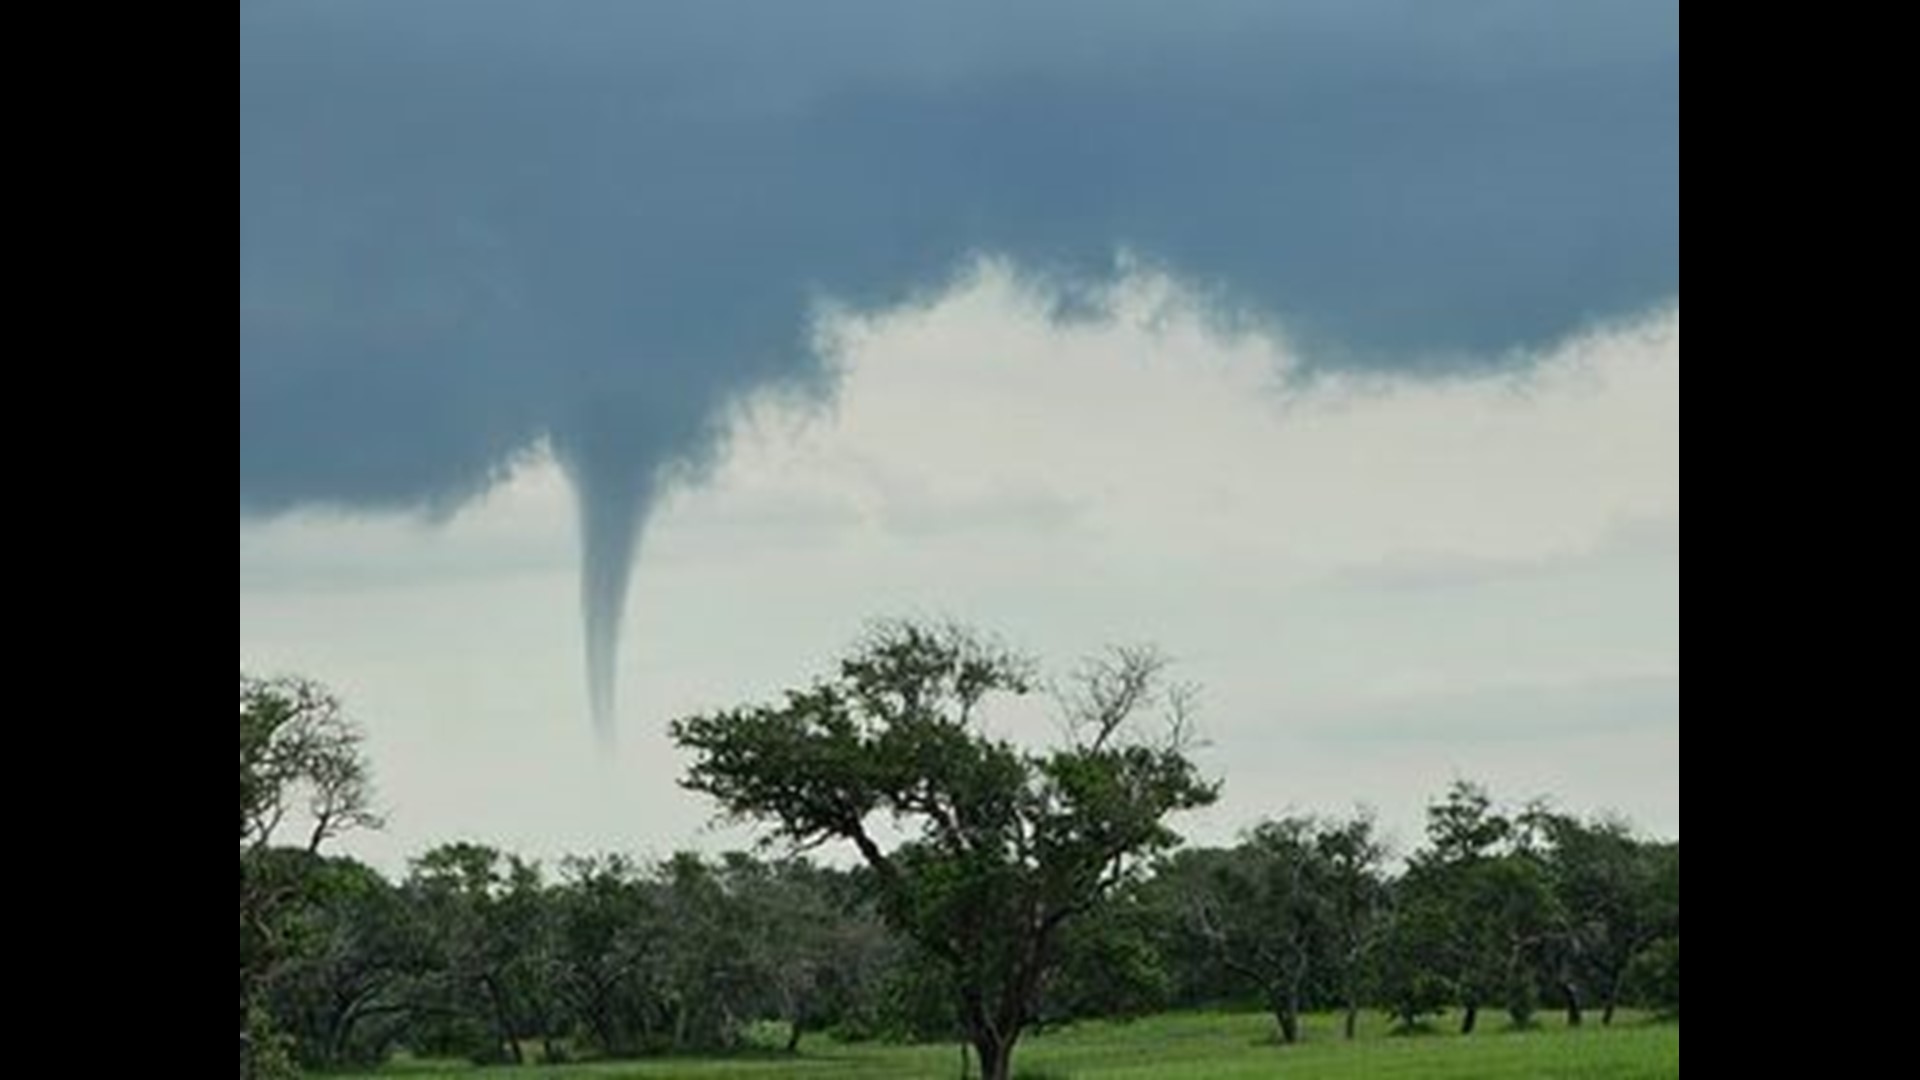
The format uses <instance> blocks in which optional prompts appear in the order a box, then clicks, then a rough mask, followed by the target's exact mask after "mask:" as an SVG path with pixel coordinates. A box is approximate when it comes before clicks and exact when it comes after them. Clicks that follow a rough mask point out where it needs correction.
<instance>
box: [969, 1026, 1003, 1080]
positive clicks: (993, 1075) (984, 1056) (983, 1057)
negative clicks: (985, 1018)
mask: <svg viewBox="0 0 1920 1080" xmlns="http://www.w3.org/2000/svg"><path fill="white" fill-rule="evenodd" d="M973 1053H974V1056H975V1057H977V1058H979V1059H980V1080H1012V1076H1013V1039H1012V1038H1009V1037H1007V1036H1001V1037H999V1038H995V1037H994V1036H992V1035H990V1034H987V1033H985V1032H981V1033H978V1034H976V1035H974V1036H973Z"/></svg>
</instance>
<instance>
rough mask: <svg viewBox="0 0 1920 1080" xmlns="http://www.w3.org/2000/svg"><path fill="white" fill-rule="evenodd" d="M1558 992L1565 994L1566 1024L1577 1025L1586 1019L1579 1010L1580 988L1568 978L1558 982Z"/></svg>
mask: <svg viewBox="0 0 1920 1080" xmlns="http://www.w3.org/2000/svg"><path fill="white" fill-rule="evenodd" d="M1560 992H1561V993H1564V994H1566V995H1567V1026H1568V1027H1579V1026H1580V1023H1581V1021H1583V1020H1585V1019H1586V1017H1584V1016H1583V1015H1582V1014H1581V1012H1580V988H1579V987H1578V986H1575V985H1574V984H1573V982H1572V981H1571V980H1569V981H1567V982H1564V983H1561V984H1560Z"/></svg>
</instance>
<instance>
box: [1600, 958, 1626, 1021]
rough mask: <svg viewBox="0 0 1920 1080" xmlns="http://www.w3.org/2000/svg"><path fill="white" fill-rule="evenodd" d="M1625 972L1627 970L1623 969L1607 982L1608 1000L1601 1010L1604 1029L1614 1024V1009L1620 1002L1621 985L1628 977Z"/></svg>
mask: <svg viewBox="0 0 1920 1080" xmlns="http://www.w3.org/2000/svg"><path fill="white" fill-rule="evenodd" d="M1625 972H1626V969H1625V968H1624V967H1623V968H1621V969H1620V973H1619V974H1616V975H1614V977H1613V978H1611V979H1609V980H1607V1000H1606V1001H1605V1003H1604V1004H1603V1005H1602V1007H1601V1009H1600V1025H1601V1026H1602V1027H1609V1026H1611V1025H1612V1024H1613V1007H1614V1005H1615V1004H1616V1003H1618V1002H1619V1000H1620V983H1621V981H1622V980H1623V979H1625V977H1626V975H1625Z"/></svg>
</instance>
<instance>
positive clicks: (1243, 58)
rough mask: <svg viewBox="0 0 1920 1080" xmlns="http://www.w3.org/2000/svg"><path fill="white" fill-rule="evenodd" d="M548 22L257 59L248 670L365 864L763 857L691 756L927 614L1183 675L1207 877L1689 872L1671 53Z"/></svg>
mask: <svg viewBox="0 0 1920 1080" xmlns="http://www.w3.org/2000/svg"><path fill="white" fill-rule="evenodd" d="M556 10H559V9H555V8H552V7H550V6H543V5H537V4H532V3H510V2H505V0H494V2H476V3H471V4H448V3H441V2H426V0H423V2H419V3H413V4H404V5H376V4H362V3H351V2H343V3H332V4H319V3H304V2H300V0H281V2H279V3H255V4H248V5H242V18H241V23H242V26H241V30H242V34H241V61H242V63H241V529H240V642H241V647H240V652H241V664H242V667H243V669H248V670H252V671H255V672H259V673H274V672H299V673H303V674H306V675H310V676H313V677H315V678H318V679H321V680H323V681H325V682H326V683H328V684H329V685H330V686H332V687H334V688H335V689H336V690H338V691H339V692H340V693H341V694H342V695H343V696H344V697H345V698H346V700H347V703H348V705H349V706H350V708H351V709H352V711H353V712H354V714H355V715H356V716H358V717H359V718H360V719H361V720H362V721H363V723H364V724H365V725H366V727H367V729H368V732H369V743H368V746H369V750H370V752H371V756H372V758H373V761H374V764H375V767H376V770H377V772H378V776H379V783H380V789H381V797H382V802H383V804H384V806H385V808H386V809H387V811H388V813H389V818H390V821H391V824H390V826H389V828H388V829H387V830H386V831H385V832H384V833H383V834H381V835H378V836H370V837H364V838H360V839H357V840H355V841H353V842H352V843H351V844H349V845H346V847H347V848H348V849H349V850H352V851H354V852H355V853H358V854H362V855H364V856H366V857H368V858H371V859H373V860H374V861H375V862H376V863H377V864H379V865H381V866H383V867H386V868H388V869H398V868H399V867H400V866H401V864H402V863H403V861H404V859H405V857H406V856H407V855H410V854H415V853H417V852H418V851H419V850H421V849H422V848H423V847H424V846H425V845H427V844H430V843H433V842H437V841H440V840H445V839H453V838H457V837H467V838H475V839H481V840H486V841H488V842H493V843H498V844H501V845H504V846H507V847H511V848H514V849H517V850H521V851H525V852H528V853H531V854H534V855H540V856H553V855H557V854H559V853H562V852H568V851H574V852H580V851H587V850H598V849H607V848H617V849H625V850H631V851H636V852H641V853H649V852H651V853H665V852H667V851H670V850H672V849H674V848H676V847H681V846H698V847H703V848H709V849H711V848H715V847H720V846H726V845H730V844H739V843H741V842H743V840H744V834H743V833H741V832H739V831H732V830H728V831H721V830H713V829H711V828H709V827H708V819H709V813H710V811H709V808H708V807H707V806H706V805H704V804H703V803H702V802H701V801H700V800H699V799H698V798H697V797H695V796H692V795H690V794H688V793H685V792H681V791H679V790H678V789H677V788H676V787H675V785H674V780H675V778H676V777H677V776H678V775H679V773H680V772H681V770H682V769H683V768H684V766H685V764H686V763H685V761H684V759H683V758H681V757H680V756H679V755H678V754H677V753H676V752H675V751H674V750H673V749H672V748H671V747H670V746H669V744H668V743H667V741H666V739H665V736H664V727H665V724H666V722H667V721H668V720H669V719H671V718H673V717H675V716H679V715H684V714H685V713H687V712H690V711H695V710H701V709H707V708H713V707H718V706H725V705H729V704H735V703H739V702H742V701H745V700H749V699H755V698H761V697H765V696H768V695H771V694H773V693H775V692H777V691H778V690H779V689H780V688H782V687H786V686H790V685H794V684H795V683H798V682H801V681H804V680H806V679H808V678H811V677H812V676H813V675H815V674H819V673H822V672H824V671H825V670H826V668H827V666H828V665H829V663H830V662H831V661H832V660H833V658H834V657H836V656H837V655H839V654H840V653H841V652H842V651H843V650H844V649H845V647H846V646H847V645H848V643H849V642H850V641H852V640H853V639H854V638H855V637H856V636H857V635H858V633H859V631H860V629H861V627H862V625H863V624H864V623H865V622H866V621H868V620H870V619H872V618H875V617H880V616H890V615H918V616H929V617H955V618H959V619H963V620H965V621H968V622H971V623H973V624H975V625H977V626H979V627H981V628H982V629H985V630H988V631H991V632H993V633H996V634H998V635H1000V636H1002V637H1003V638H1005V639H1006V640H1007V641H1008V642H1009V643H1011V644H1014V645H1016V646H1019V647H1022V648H1025V649H1028V650H1030V651H1032V652H1034V653H1036V654H1037V655H1039V656H1040V657H1041V658H1042V659H1043V660H1044V661H1046V662H1047V663H1048V664H1049V665H1050V666H1052V667H1054V668H1055V669H1056V670H1058V669H1064V668H1066V667H1068V666H1070V665H1071V663H1072V662H1073V661H1074V660H1075V659H1076V658H1077V657H1079V656H1081V655H1084V654H1086V653H1088V652H1091V651H1093V650H1095V649H1097V648H1099V647H1100V646H1102V645H1103V644H1107V643H1114V642H1141V641H1151V642H1155V643H1158V644H1159V645H1160V646H1161V647H1163V648H1164V649H1165V650H1166V651H1167V652H1168V653H1169V654H1171V655H1172V656H1173V657H1174V658H1175V659H1176V661H1177V668H1176V671H1177V674H1178V675H1180V676H1181V677H1182V678H1185V679H1189V680H1192V681H1194V682H1197V683H1199V684H1200V685H1201V686H1202V687H1203V697H1202V711H1201V726H1202V731H1203V734H1204V735H1205V736H1206V738H1207V740H1208V745H1207V746H1206V747H1205V748H1204V749H1202V750H1201V751H1200V756H1201V760H1202V763H1203V765H1204V766H1205V767H1207V768H1208V769H1210V770H1211V771H1212V772H1214V773H1215V774H1217V775H1220V776H1222V777H1223V778H1224V779H1225V781H1226V789H1225V797H1224V799H1223V800H1222V802H1221V803H1220V804H1219V805H1218V806H1217V807H1215V808H1212V809H1211V810H1209V811H1207V812H1205V813H1204V814H1203V815H1196V816H1195V817H1193V818H1191V819H1190V820H1189V821H1188V822H1187V823H1186V825H1187V830H1186V831H1188V832H1189V833H1190V834H1191V835H1193V836H1195V837H1196V838H1199V839H1203V840H1207V841H1222V840H1226V839H1229V838H1230V837H1231V836H1232V835H1233V833H1234V832H1235V831H1236V830H1238V829H1239V828H1242V827H1244V826H1246V825H1248V824H1250V823H1252V822H1253V821H1254V820H1256V819H1257V818H1258V817H1260V816H1261V815H1263V814H1272V813H1279V812H1285V811H1288V810H1300V809H1306V810H1328V811H1334V810H1342V809H1345V808H1348V807H1350V806H1351V805H1352V804H1353V803H1355V802H1356V801H1363V802H1367V803H1370V804H1372V805H1374V806H1377V807H1378V808H1379V809H1380V811H1381V813H1382V816H1383V818H1384V819H1385V822H1386V824H1387V825H1388V826H1389V827H1390V828H1391V829H1392V830H1393V831H1395V832H1397V833H1398V834H1399V835H1400V836H1401V838H1402V839H1403V841H1405V843H1407V844H1411V843H1412V842H1414V841H1416V840H1417V830H1418V826H1419V811H1420V807H1421V806H1422V805H1423V804H1424V802H1425V801H1426V800H1427V799H1429V798H1430V797H1432V796H1433V795H1435V794H1437V793H1439V792H1440V790H1441V789H1442V788H1443V787H1444V786H1445V785H1446V784H1447V783H1448V782H1449V781H1450V780H1451V779H1453V778H1455V777H1467V778H1474V779H1481V780H1484V781H1486V782H1487V783H1489V784H1490V785H1491V786H1492V787H1493V788H1494V789H1495V791H1496V794H1499V795H1503V796H1508V797H1513V798H1521V797H1526V796H1531V795H1534V794H1542V793H1545V794H1552V795H1554V796H1557V797H1559V798H1560V799H1561V801H1562V802H1563V803H1564V804H1566V805H1568V806H1570V807H1573V808H1576V809H1581V810H1591V809H1601V808H1610V809H1615V810H1618V811H1621V812H1623V813H1625V814H1627V815H1628V816H1630V817H1631V818H1632V819H1634V820H1635V821H1637V822H1638V823H1639V824H1641V825H1642V826H1643V827H1644V828H1646V829H1648V830H1650V831H1653V832H1657V833H1662V834H1668V835H1677V833H1678V829H1679V297H1678V289H1679V285H1678V273H1679V255H1678V55H1679V43H1678V31H1677V19H1676V18H1675V16H1674V12H1673V11H1672V9H1671V7H1670V6H1668V5H1658V4H1644V3H1617V4H1606V3H1594V4H1568V5H1565V6H1564V7H1563V6H1560V5H1532V4H1520V3H1503V2H1492V0H1487V2H1477V3H1471V4H1464V5H1431V6H1428V5H1420V4H1408V3H1399V2H1388V0H1367V2H1360V3H1353V4H1344V5H1333V4H1317V3H1303V4H1298V5H1250V4H1242V3H1232V2H1225V0H1223V2H1219V3H1202V4H1197V5H1148V4H1131V3H1119V4H1109V5H1090V4H1086V3H1073V2H1060V3H1053V4H1038V5H1023V6H1020V7H1019V8H1017V9H1016V8H1014V7H1006V6H1002V5H995V4H992V3H986V4H974V5H948V4H927V5H878V4H871V3H863V2H856V0H845V2H829V3H822V4H819V5H770V4H758V3H746V2H741V3H730V4H714V5H686V6H672V5H613V4H599V3H581V4H579V5H570V6H568V7H567V8H566V9H565V10H567V11H568V12H569V13H570V16H571V17H570V18H569V19H567V20H565V21H564V22H563V21H560V20H559V19H558V17H557V16H556V15H555V14H554V12H555V11H556ZM1276 10H1277V11H1278V13H1276ZM907 11H910V12H912V13H911V14H905V13H903V12H907ZM796 12H804V14H796ZM1035 12H1037V14H1035ZM1016 13H1023V14H1019V15H1018V18H1016V17H1015V16H1016ZM1440 13H1445V14H1444V15H1442V14H1440ZM583 540H584V560H585V564H586V565H585V571H584V581H583ZM630 554H631V555H632V556H633V557H632V558H629V555H630ZM629 573H630V575H631V576H630V579H628V574H629ZM583 584H584V591H585V593H586V603H585V605H584V609H585V620H586V621H585V623H584V625H583V621H582V619H583V604H582V592H583ZM622 615H623V616H624V618H622V617H621V616H622ZM583 634H585V635H587V636H589V637H592V638H595V639H596V640H598V641H600V642H601V643H602V646H603V651H602V654H601V658H600V660H599V661H598V665H599V669H600V670H599V671H598V672H597V674H596V679H597V683H594V684H590V682H589V680H588V679H587V678H586V677H585V675H584V674H583V672H584V671H585V669H586V668H587V666H588V660H587V659H586V658H587V657H588V656H589V655H590V650H589V649H588V647H587V645H586V643H585V642H583ZM590 685H591V686H592V688H591V689H590ZM616 687H617V697H616V696H614V689H615V688H616ZM596 708H597V709H598V711H599V712H601V713H602V714H603V720H604V721H605V723H606V725H607V726H608V728H609V729H610V731H611V733H612V734H613V736H614V738H613V740H612V741H611V742H610V743H609V742H607V741H605V740H604V739H602V738H599V737H597V736H596V734H595V729H594V726H593V725H592V724H591V723H590V722H589V719H588V718H589V716H590V715H592V714H593V713H594V712H595V711H596ZM995 722H996V723H997V724H998V725H999V726H1000V730H1002V731H1004V732H1005V733H1007V734H1009V735H1012V736H1013V737H1016V738H1022V739H1031V740H1034V741H1044V740H1045V739H1046V738H1048V737H1049V736H1050V735H1051V733H1052V728H1051V726H1050V724H1049V722H1048V720H1047V719H1046V718H1045V717H1044V715H1042V714H1037V713H1034V712H1031V711H1027V712H1022V713H1019V714H1012V715H1008V716H1004V717H1001V718H998V719H997V720H996V721H995Z"/></svg>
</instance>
